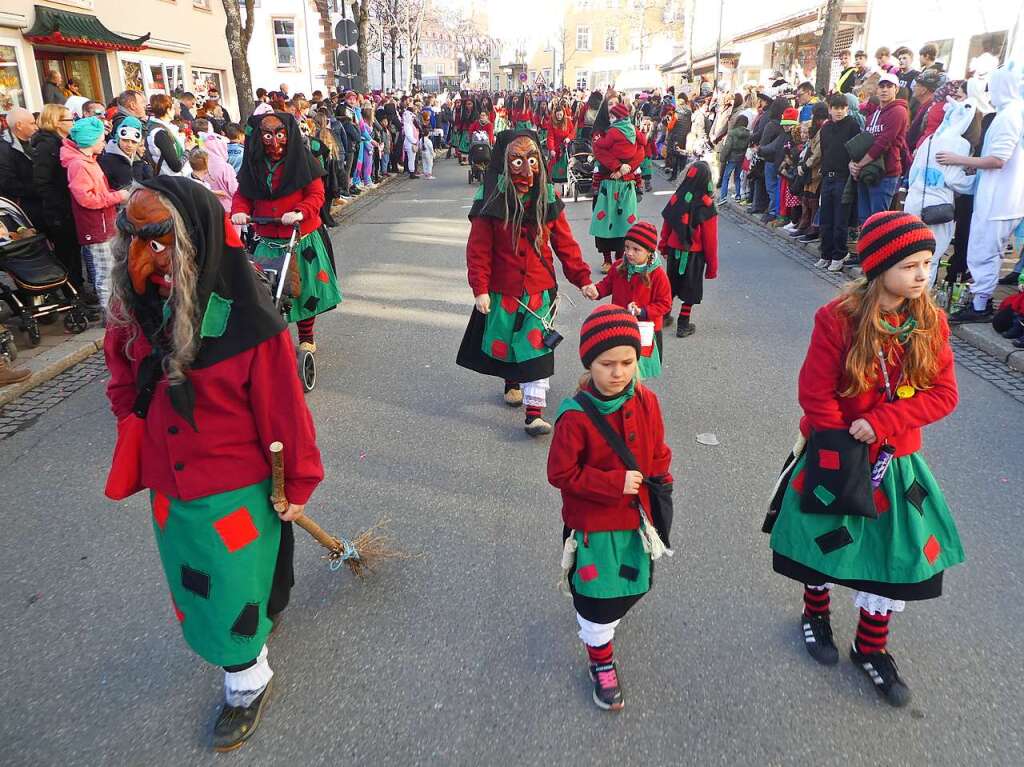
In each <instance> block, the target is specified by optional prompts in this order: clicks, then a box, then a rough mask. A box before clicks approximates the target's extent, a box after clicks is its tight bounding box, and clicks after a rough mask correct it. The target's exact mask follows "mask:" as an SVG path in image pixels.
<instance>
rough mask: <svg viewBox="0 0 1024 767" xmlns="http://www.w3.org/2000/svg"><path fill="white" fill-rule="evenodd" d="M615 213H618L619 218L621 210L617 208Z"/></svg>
mask: <svg viewBox="0 0 1024 767" xmlns="http://www.w3.org/2000/svg"><path fill="white" fill-rule="evenodd" d="M615 212H616V213H618V214H619V215H620V216H621V215H622V208H618V209H616V211H615Z"/></svg>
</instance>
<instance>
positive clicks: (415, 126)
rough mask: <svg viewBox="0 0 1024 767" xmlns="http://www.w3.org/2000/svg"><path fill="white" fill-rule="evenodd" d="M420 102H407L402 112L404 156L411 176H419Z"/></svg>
mask: <svg viewBox="0 0 1024 767" xmlns="http://www.w3.org/2000/svg"><path fill="white" fill-rule="evenodd" d="M418 112H419V104H418V103H417V104H408V103H407V104H406V107H405V111H404V112H402V134H403V136H404V144H403V152H402V156H403V157H404V158H405V164H406V170H407V171H408V172H409V178H419V174H418V173H416V146H417V144H419V140H420V120H419V117H418V116H417V113H418Z"/></svg>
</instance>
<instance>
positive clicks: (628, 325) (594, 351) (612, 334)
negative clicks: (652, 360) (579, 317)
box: [580, 304, 640, 370]
mask: <svg viewBox="0 0 1024 767" xmlns="http://www.w3.org/2000/svg"><path fill="white" fill-rule="evenodd" d="M616 346H632V347H633V348H634V349H636V356H637V359H639V358H640V326H639V325H638V324H637V321H636V317H634V316H633V315H632V314H630V313H629V312H627V311H626V310H625V309H623V308H622V307H621V306H616V305H615V304H609V305H608V306H601V307H598V308H597V309H595V310H594V311H592V312H591V313H590V316H589V317H587V319H586V320H584V322H583V327H582V328H581V329H580V359H581V360H583V367H585V368H587V369H588V370H589V369H590V366H591V364H593V362H594V360H595V359H597V358H598V357H599V356H600V355H601V354H603V353H604V352H606V351H608V350H609V349H614V348H615V347H616Z"/></svg>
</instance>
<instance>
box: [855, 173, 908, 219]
mask: <svg viewBox="0 0 1024 767" xmlns="http://www.w3.org/2000/svg"><path fill="white" fill-rule="evenodd" d="M899 185H900V179H899V176H886V177H885V178H883V179H882V180H881V181H879V182H878V183H877V184H875V185H874V186H868V185H867V184H862V183H861V182H859V181H858V182H857V215H858V217H859V219H860V223H861V224H863V223H864V222H865V221H866V220H867V217H868V216H870V215H871V214H872V213H878V212H879V211H883V210H889V205H890V204H892V196H893V195H894V194H896V190H897V189H898V188H899Z"/></svg>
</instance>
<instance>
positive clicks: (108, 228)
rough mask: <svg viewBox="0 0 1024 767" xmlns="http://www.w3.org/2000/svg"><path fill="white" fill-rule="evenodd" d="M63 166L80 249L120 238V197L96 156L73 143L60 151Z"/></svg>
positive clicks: (70, 141)
mask: <svg viewBox="0 0 1024 767" xmlns="http://www.w3.org/2000/svg"><path fill="white" fill-rule="evenodd" d="M60 164H61V165H63V166H64V167H65V168H66V169H67V172H68V189H69V190H70V192H71V212H72V214H73V215H74V217H75V229H76V230H77V231H78V242H79V244H80V245H96V244H98V243H101V242H107V241H108V240H110V239H112V238H113V236H114V235H115V234H117V228H116V227H115V226H114V218H115V216H116V215H117V205H118V203H120V202H121V194H120V193H119V192H115V191H114V190H113V189H111V188H110V184H109V183H107V177H106V176H104V175H103V170H102V169H101V168H100V164H99V163H98V162H97V161H96V156H95V155H91V154H85V153H84V152H82V151H81V150H80V149H79V148H78V147H77V146H76V145H75V143H74V142H73V141H72V140H71V139H64V143H63V145H62V146H61V148H60Z"/></svg>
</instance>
